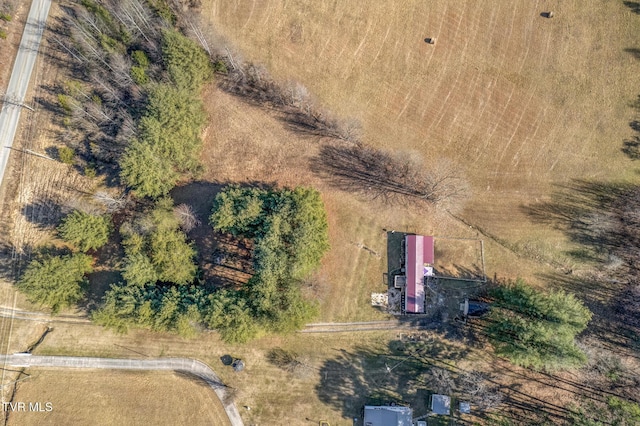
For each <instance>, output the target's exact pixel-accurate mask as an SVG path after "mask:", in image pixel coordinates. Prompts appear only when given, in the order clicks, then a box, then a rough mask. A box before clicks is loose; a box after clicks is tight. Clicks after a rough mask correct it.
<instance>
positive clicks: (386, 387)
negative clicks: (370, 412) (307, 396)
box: [316, 339, 469, 418]
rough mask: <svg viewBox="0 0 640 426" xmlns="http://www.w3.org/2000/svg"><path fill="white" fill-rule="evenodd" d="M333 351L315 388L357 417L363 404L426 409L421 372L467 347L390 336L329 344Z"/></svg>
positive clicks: (333, 404) (454, 357) (420, 411)
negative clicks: (377, 343) (372, 344)
mask: <svg viewBox="0 0 640 426" xmlns="http://www.w3.org/2000/svg"><path fill="white" fill-rule="evenodd" d="M335 350H336V356H335V357H333V358H331V359H329V360H327V361H325V363H324V364H323V365H322V366H321V367H320V369H319V373H320V383H319V384H318V385H317V386H316V393H317V395H318V397H319V398H320V400H321V401H322V402H324V403H325V404H328V405H330V406H331V407H332V408H334V409H337V410H340V411H341V412H342V414H343V416H345V417H351V418H353V417H360V416H361V414H362V409H363V407H364V405H389V404H392V403H403V404H409V405H410V406H411V407H412V408H413V409H414V415H417V414H416V413H418V414H426V410H427V407H426V400H425V398H423V396H424V391H425V386H428V383H426V382H425V380H424V378H423V373H425V372H426V371H428V369H429V368H430V367H431V366H433V365H444V364H446V363H451V362H455V361H459V360H461V359H463V358H464V357H466V356H467V354H468V353H469V352H468V350H465V349H463V348H460V346H459V345H455V344H452V343H450V342H448V341H447V340H445V339H435V340H431V339H429V340H428V341H427V340H422V339H420V340H413V341H412V340H409V341H403V340H394V341H391V342H389V344H388V345H387V346H386V347H380V348H365V347H359V348H356V349H354V350H353V351H346V350H344V349H339V348H335Z"/></svg>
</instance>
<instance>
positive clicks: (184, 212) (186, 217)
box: [173, 204, 201, 232]
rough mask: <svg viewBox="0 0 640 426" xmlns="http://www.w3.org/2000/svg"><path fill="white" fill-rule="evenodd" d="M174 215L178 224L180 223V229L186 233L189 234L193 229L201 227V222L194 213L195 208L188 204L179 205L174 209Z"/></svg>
mask: <svg viewBox="0 0 640 426" xmlns="http://www.w3.org/2000/svg"><path fill="white" fill-rule="evenodd" d="M173 214H175V216H176V218H177V219H178V222H180V227H181V228H182V229H183V230H184V231H185V232H189V231H191V230H192V229H193V228H196V227H198V226H200V223H201V222H200V220H199V219H198V217H197V216H196V214H195V212H194V211H193V208H192V207H191V206H190V205H188V204H179V205H177V206H176V207H175V208H174V209H173Z"/></svg>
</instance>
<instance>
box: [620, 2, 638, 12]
mask: <svg viewBox="0 0 640 426" xmlns="http://www.w3.org/2000/svg"><path fill="white" fill-rule="evenodd" d="M622 3H623V4H624V5H625V6H627V7H628V8H629V9H631V12H633V13H635V14H636V15H640V3H639V2H637V1H623V2H622Z"/></svg>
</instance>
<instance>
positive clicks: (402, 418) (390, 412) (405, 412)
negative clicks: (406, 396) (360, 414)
mask: <svg viewBox="0 0 640 426" xmlns="http://www.w3.org/2000/svg"><path fill="white" fill-rule="evenodd" d="M412 418H413V413H412V410H411V408H409V407H401V406H399V405H394V406H374V405H365V406H364V426H412V425H413V423H412Z"/></svg>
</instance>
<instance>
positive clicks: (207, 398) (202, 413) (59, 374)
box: [6, 370, 229, 426]
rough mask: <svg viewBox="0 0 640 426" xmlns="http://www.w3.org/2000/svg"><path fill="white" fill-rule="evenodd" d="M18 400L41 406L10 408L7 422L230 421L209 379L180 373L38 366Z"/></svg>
mask: <svg viewBox="0 0 640 426" xmlns="http://www.w3.org/2000/svg"><path fill="white" fill-rule="evenodd" d="M14 400H15V401H31V402H40V403H41V404H40V405H41V406H42V410H43V412H28V411H27V412H14V413H9V416H8V421H7V423H6V424H7V425H60V424H66V425H71V424H77V425H81V424H87V425H88V424H93V425H116V424H121V425H123V424H127V425H147V424H156V425H172V424H190V425H221V426H222V425H228V424H229V421H228V419H227V417H226V413H225V412H224V409H223V408H222V404H221V403H220V401H219V400H218V398H217V397H216V396H215V394H214V393H213V392H211V388H209V386H208V385H207V384H205V383H204V382H200V381H199V380H197V379H194V378H191V377H188V376H181V375H179V374H177V373H167V372H145V373H140V372H122V371H115V372H114V371H107V372H105V371H102V370H86V371H73V370H72V371H69V370H37V371H36V370H34V371H30V377H29V379H27V380H24V381H22V382H20V383H19V384H18V387H17V390H16V393H15V395H14ZM45 402H50V403H51V407H52V410H51V411H48V412H47V411H44V410H45V407H44V404H45Z"/></svg>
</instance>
